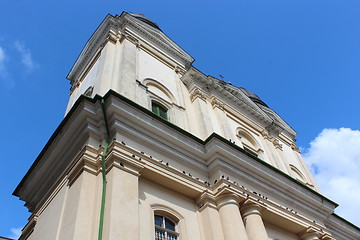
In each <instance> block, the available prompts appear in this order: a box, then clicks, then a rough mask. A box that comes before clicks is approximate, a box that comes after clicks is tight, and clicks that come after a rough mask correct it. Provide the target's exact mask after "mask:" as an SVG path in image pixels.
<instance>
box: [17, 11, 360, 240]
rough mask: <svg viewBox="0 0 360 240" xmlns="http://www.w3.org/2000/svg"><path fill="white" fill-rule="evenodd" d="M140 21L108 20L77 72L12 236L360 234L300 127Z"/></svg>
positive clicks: (149, 239)
mask: <svg viewBox="0 0 360 240" xmlns="http://www.w3.org/2000/svg"><path fill="white" fill-rule="evenodd" d="M193 61H194V59H193V58H192V57H191V56H190V55H189V54H188V53H187V52H185V51H184V50H183V49H182V48H181V47H179V46H178V45H177V44H175V43H174V42H173V41H172V40H171V39H170V38H169V37H167V36H166V35H165V34H164V33H163V32H162V30H161V29H160V28H159V26H158V25H157V24H155V23H154V22H152V21H151V20H149V19H148V18H146V17H145V16H143V15H140V14H134V13H126V12H123V13H122V14H121V15H116V16H112V15H108V16H107V17H106V18H105V19H104V21H103V22H102V23H101V24H100V26H99V27H98V28H97V29H96V31H95V33H94V34H93V35H92V36H91V38H90V39H89V40H88V42H87V43H86V45H85V47H84V49H83V50H82V52H81V54H80V55H79V57H78V59H77V60H76V62H75V64H74V66H73V67H72V69H71V71H70V73H69V75H68V79H69V80H70V81H71V89H70V99H69V103H68V106H67V110H66V114H65V117H64V120H63V121H62V122H61V124H60V125H59V127H58V128H57V129H56V131H55V132H54V134H53V135H52V137H51V138H50V140H49V142H48V143H47V144H46V146H45V147H44V149H43V150H42V152H41V153H40V155H39V156H38V158H37V159H36V160H35V162H34V163H33V165H32V166H31V168H30V169H29V171H28V172H27V174H26V175H25V176H24V178H23V179H22V181H21V182H20V184H19V185H18V187H17V188H16V189H15V192H14V194H15V195H16V196H18V197H19V198H20V199H21V200H23V201H25V206H26V207H27V208H28V209H29V211H30V212H31V213H32V214H31V216H30V217H29V221H28V224H27V225H26V226H25V227H24V229H23V232H22V236H21V238H20V239H36V240H42V239H44V240H45V239H46V240H48V239H59V240H62V239H67V240H68V239H82V240H83V239H109V240H110V239H111V240H115V239H132V240H135V239H138V240H154V239H167V240H179V239H181V240H197V239H199V240H263V239H264V240H265V239H273V240H275V239H278V240H296V239H303V240H310V239H339V240H340V239H341V240H342V239H360V230H359V228H358V227H356V226H354V225H353V224H351V223H349V222H347V221H346V220H344V219H342V218H340V217H339V216H337V215H335V214H334V209H335V208H336V207H337V204H336V203H334V202H333V201H331V200H330V199H327V198H326V197H324V196H323V195H321V194H320V193H319V189H318V188H317V186H316V183H315V181H314V179H313V177H312V176H311V173H310V172H309V170H308V168H307V167H306V165H305V163H304V161H303V159H302V157H301V154H300V151H299V149H298V148H297V146H296V144H295V139H294V138H295V135H296V132H295V131H294V130H293V129H292V128H291V127H290V126H289V125H288V124H287V123H286V122H285V121H284V120H283V119H282V118H281V117H280V116H279V115H277V114H276V112H275V111H274V110H272V109H271V108H269V107H268V106H267V105H266V103H264V102H263V101H262V100H261V99H260V98H259V97H257V96H256V95H255V94H254V93H252V92H250V91H248V90H246V89H244V88H238V87H235V86H233V85H231V84H230V83H227V82H224V81H222V80H219V79H217V78H214V77H211V76H207V75H205V74H204V73H202V72H201V71H199V70H198V69H196V68H195V67H193V66H192V63H193Z"/></svg>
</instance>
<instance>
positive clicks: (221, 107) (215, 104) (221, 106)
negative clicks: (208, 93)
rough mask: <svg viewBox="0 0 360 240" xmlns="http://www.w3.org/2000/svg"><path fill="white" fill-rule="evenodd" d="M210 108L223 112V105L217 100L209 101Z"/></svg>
mask: <svg viewBox="0 0 360 240" xmlns="http://www.w3.org/2000/svg"><path fill="white" fill-rule="evenodd" d="M211 106H212V107H213V108H219V109H220V110H224V104H223V103H222V102H221V101H219V100H218V99H217V98H213V99H212V100H211Z"/></svg>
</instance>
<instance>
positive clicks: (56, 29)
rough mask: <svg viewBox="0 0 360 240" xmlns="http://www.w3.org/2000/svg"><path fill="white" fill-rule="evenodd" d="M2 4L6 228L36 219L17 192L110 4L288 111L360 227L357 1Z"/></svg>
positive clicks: (328, 191) (345, 211) (327, 189)
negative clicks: (147, 20)
mask: <svg viewBox="0 0 360 240" xmlns="http://www.w3.org/2000/svg"><path fill="white" fill-rule="evenodd" d="M0 5H1V7H0V89H1V90H2V94H1V96H0V99H1V106H2V111H1V118H0V121H1V125H0V126H1V133H2V138H1V139H0V146H1V152H2V156H1V158H0V159H1V162H2V166H3V169H4V171H3V173H2V174H1V176H0V183H1V187H0V208H1V209H0V236H14V234H16V233H15V232H16V230H17V229H19V228H21V227H23V226H24V224H25V223H26V221H27V217H28V216H29V213H27V209H26V208H25V207H23V202H21V201H20V200H18V199H17V198H16V197H14V196H12V195H11V193H12V192H13V190H14V189H15V187H16V186H17V184H18V183H19V181H20V180H21V178H22V177H23V176H24V174H25V173H26V171H27V169H28V168H29V167H30V165H31V164H32V162H33V161H34V160H35V158H36V157H37V155H38V154H39V153H40V151H41V149H42V148H43V146H44V145H45V143H46V142H47V140H48V139H49V137H50V136H51V134H52V133H53V131H54V130H55V128H56V127H57V126H58V124H59V123H60V122H61V120H62V118H63V116H64V111H65V107H66V104H67V101H68V94H69V87H70V84H69V82H68V80H66V75H67V73H68V72H69V70H70V68H71V67H72V65H73V63H74V62H75V60H76V58H77V56H78V54H79V53H80V51H81V49H82V48H83V46H84V45H85V43H86V41H87V39H88V38H89V37H90V36H91V34H92V33H93V32H94V31H95V29H96V27H97V26H98V25H99V24H100V22H101V21H102V20H103V19H104V18H105V16H106V14H108V13H111V14H113V15H115V14H121V12H122V11H130V12H136V13H143V14H145V15H146V16H147V17H149V18H150V19H152V20H153V21H154V22H156V23H158V24H159V25H160V27H161V28H162V30H163V31H164V32H165V33H166V34H167V35H168V36H169V37H170V38H172V39H173V40H174V41H175V42H176V43H178V44H179V45H180V46H181V47H182V48H183V49H185V50H186V51H187V52H188V53H189V54H190V55H192V56H193V57H194V58H195V59H196V61H195V63H194V66H195V67H197V68H198V69H200V70H201V71H202V72H204V73H205V74H209V75H212V76H215V77H218V76H219V75H220V74H221V75H222V76H224V77H225V78H224V80H225V81H229V82H231V83H232V84H234V85H236V86H241V87H245V88H247V89H249V90H250V91H252V92H254V93H256V94H257V95H258V96H259V97H260V98H261V99H262V100H263V101H264V102H266V103H267V104H268V105H269V106H270V107H271V108H273V109H274V110H275V111H276V112H277V113H278V114H280V116H282V117H283V118H284V119H285V120H286V121H287V122H288V123H289V124H290V125H291V126H292V127H293V128H294V129H295V130H296V131H297V132H298V136H297V140H298V146H299V147H301V149H302V150H303V153H304V156H305V157H306V161H307V163H308V164H309V165H310V167H311V169H312V170H314V169H317V171H316V174H315V178H316V179H317V181H318V183H319V185H320V187H321V190H322V192H323V193H324V194H325V195H326V196H327V197H330V198H331V199H333V200H335V201H336V202H338V203H339V204H340V207H339V208H338V209H337V211H336V212H337V213H338V214H339V215H341V216H344V217H346V218H347V219H349V220H350V221H352V222H354V223H356V224H357V225H360V218H359V216H356V215H358V214H357V213H358V212H360V206H359V205H360V204H358V203H357V206H352V207H351V204H354V203H356V202H358V199H359V198H360V187H359V186H360V177H359V176H358V175H359V174H358V172H359V171H360V147H359V146H360V132H359V129H360V127H359V118H360V111H359V110H360V109H359V105H360V95H359V90H360V68H359V64H360V44H359V43H360V26H359V25H360V6H359V5H360V2H359V1H355V0H354V1H350V0H342V1H331V0H327V1H317V0H315V1H314V0H311V1H307V0H301V1H296V0H293V1H288V0H287V1H286V0H284V1H278V0H274V1H268V0H263V1H260V0H248V1H243V0H240V1H234V2H231V1H200V0H199V1H152V2H150V1H31V2H30V1H24V0H17V1H10V0H9V1H4V0H0ZM339 193H341V194H342V196H343V197H342V198H341V197H339ZM344 196H349V197H348V198H347V199H350V201H349V200H344V198H346V197H344ZM354 199H356V200H354ZM354 212H355V213H356V214H354Z"/></svg>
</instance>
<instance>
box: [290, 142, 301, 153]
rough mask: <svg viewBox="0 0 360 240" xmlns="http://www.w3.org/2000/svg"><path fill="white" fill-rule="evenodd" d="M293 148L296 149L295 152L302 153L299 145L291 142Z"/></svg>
mask: <svg viewBox="0 0 360 240" xmlns="http://www.w3.org/2000/svg"><path fill="white" fill-rule="evenodd" d="M291 149H292V150H294V151H295V152H298V153H300V149H299V147H298V146H296V144H295V143H291Z"/></svg>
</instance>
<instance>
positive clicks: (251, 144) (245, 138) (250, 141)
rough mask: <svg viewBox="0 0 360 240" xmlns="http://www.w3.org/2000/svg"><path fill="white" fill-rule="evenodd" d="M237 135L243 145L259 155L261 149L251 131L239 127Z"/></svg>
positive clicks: (247, 149)
mask: <svg viewBox="0 0 360 240" xmlns="http://www.w3.org/2000/svg"><path fill="white" fill-rule="evenodd" d="M236 136H237V137H238V138H239V140H240V142H241V145H242V147H243V148H244V149H245V150H246V151H248V152H250V153H252V154H254V155H255V156H258V155H259V150H260V148H259V144H258V143H257V142H256V140H255V139H254V137H253V136H251V134H250V133H248V132H247V131H246V130H244V129H242V128H238V129H237V134H236Z"/></svg>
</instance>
